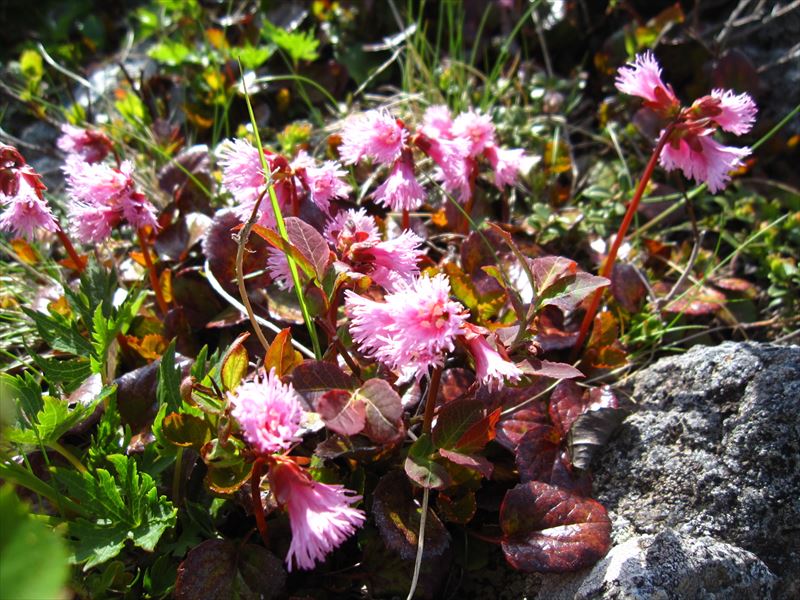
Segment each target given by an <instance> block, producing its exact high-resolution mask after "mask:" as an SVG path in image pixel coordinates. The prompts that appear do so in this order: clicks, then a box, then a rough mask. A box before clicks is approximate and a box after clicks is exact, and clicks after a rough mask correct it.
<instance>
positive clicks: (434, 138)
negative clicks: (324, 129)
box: [339, 106, 525, 211]
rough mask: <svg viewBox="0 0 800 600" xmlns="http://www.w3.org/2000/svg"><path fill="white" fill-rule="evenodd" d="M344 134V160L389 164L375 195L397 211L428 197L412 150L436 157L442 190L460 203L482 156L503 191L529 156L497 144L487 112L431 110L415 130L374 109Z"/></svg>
mask: <svg viewBox="0 0 800 600" xmlns="http://www.w3.org/2000/svg"><path fill="white" fill-rule="evenodd" d="M341 137H342V143H341V145H340V146H339V155H340V156H341V157H342V160H343V161H344V162H345V163H346V164H355V163H357V162H359V161H361V160H363V159H364V158H369V159H371V160H372V161H374V162H375V163H377V164H379V165H390V168H389V175H388V177H387V178H386V180H385V181H384V182H383V183H382V184H381V185H379V186H378V188H377V189H376V190H375V192H374V199H375V201H376V202H378V203H379V204H382V205H383V206H386V207H387V208H389V209H391V210H393V211H410V210H414V209H416V208H419V207H420V206H421V205H422V203H423V202H424V201H425V198H426V193H425V189H424V188H423V187H422V185H421V184H420V183H419V181H418V180H417V178H416V175H415V172H414V157H413V148H417V149H418V150H420V151H422V152H423V153H424V154H426V155H427V156H429V157H430V158H431V159H432V160H433V161H434V163H435V164H436V165H437V171H436V176H437V178H438V179H439V180H441V181H442V185H443V187H444V189H445V190H446V191H447V192H449V193H452V194H454V195H455V196H456V197H457V198H458V199H459V200H460V201H461V202H466V201H467V200H468V199H469V198H470V197H471V196H472V189H473V186H474V181H475V178H476V177H477V170H478V161H479V160H480V159H483V160H485V161H486V162H488V163H489V165H490V166H491V167H492V169H493V170H494V173H495V175H494V183H495V185H496V186H497V187H498V188H500V189H502V188H503V187H504V186H507V185H513V184H514V183H515V182H516V180H517V177H518V175H519V172H520V170H521V169H522V163H523V161H524V157H525V155H524V153H523V151H522V150H508V149H505V148H500V147H499V146H498V145H497V143H496V133H495V128H494V124H493V123H492V120H491V118H490V117H489V116H488V115H484V114H480V113H477V112H475V111H469V112H466V113H462V114H460V115H458V116H457V117H456V118H455V119H453V118H452V116H451V115H450V111H449V110H448V109H447V107H445V106H432V107H430V108H428V109H427V110H426V112H425V114H424V116H423V121H422V125H421V127H419V128H418V130H417V131H416V132H415V133H413V134H411V133H410V132H409V130H408V128H407V126H406V125H405V123H403V122H402V121H400V120H399V119H394V118H392V116H391V115H389V113H388V112H386V111H378V110H371V111H368V112H366V113H364V114H362V115H358V116H354V117H350V118H349V119H347V121H345V123H344V126H343V129H342V136H341Z"/></svg>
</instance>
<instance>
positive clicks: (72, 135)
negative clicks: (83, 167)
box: [56, 124, 113, 164]
mask: <svg viewBox="0 0 800 600" xmlns="http://www.w3.org/2000/svg"><path fill="white" fill-rule="evenodd" d="M56 146H58V149H59V150H61V151H62V152H64V153H66V154H67V155H68V156H70V155H76V156H79V157H80V158H81V159H82V160H84V161H85V162H87V163H90V164H92V163H99V162H102V160H103V159H104V158H105V157H106V156H108V153H109V152H111V150H112V148H113V145H112V144H111V140H110V139H109V138H108V136H107V135H106V134H105V133H103V132H102V131H96V130H93V129H81V128H79V127H74V126H72V125H66V124H65V125H62V126H61V137H59V138H58V140H56Z"/></svg>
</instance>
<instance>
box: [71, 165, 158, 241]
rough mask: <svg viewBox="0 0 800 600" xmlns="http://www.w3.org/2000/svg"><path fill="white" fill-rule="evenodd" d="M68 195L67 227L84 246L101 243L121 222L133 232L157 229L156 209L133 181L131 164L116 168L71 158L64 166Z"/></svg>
mask: <svg viewBox="0 0 800 600" xmlns="http://www.w3.org/2000/svg"><path fill="white" fill-rule="evenodd" d="M64 173H65V174H66V179H67V192H68V193H69V196H70V205H69V217H70V226H71V229H72V232H73V233H74V234H75V236H76V237H77V238H78V239H79V240H80V241H82V242H84V243H86V244H91V243H97V242H102V241H103V240H105V239H107V238H108V236H109V235H111V230H112V229H113V228H114V227H116V226H117V225H119V224H120V223H121V222H122V221H123V219H124V220H125V221H127V222H128V223H129V224H130V225H131V226H132V227H134V228H135V229H141V228H144V227H152V228H153V229H158V221H157V220H156V209H155V207H154V206H153V205H152V204H151V203H150V201H149V200H148V199H147V197H146V196H145V195H144V194H142V193H141V192H138V191H136V187H135V185H134V182H133V163H131V162H130V161H124V162H123V163H122V164H121V165H120V166H119V168H115V167H111V166H109V165H107V164H104V163H88V162H86V161H84V160H83V159H82V158H81V157H80V156H79V155H71V156H69V157H68V158H67V161H66V164H65V166H64Z"/></svg>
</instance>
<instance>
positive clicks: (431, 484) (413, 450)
mask: <svg viewBox="0 0 800 600" xmlns="http://www.w3.org/2000/svg"><path fill="white" fill-rule="evenodd" d="M441 462H442V461H441V459H440V458H439V454H438V452H437V451H436V446H434V445H433V442H432V441H431V438H430V435H428V434H427V433H423V434H422V435H420V436H419V437H418V438H417V441H415V442H414V443H413V444H411V447H410V448H409V449H408V456H407V457H406V462H405V464H404V465H403V466H404V468H405V471H406V475H408V477H409V478H410V479H411V480H412V481H413V482H414V483H416V484H417V485H419V486H421V487H424V488H428V489H434V490H441V489H444V488H446V487H447V486H449V485H450V483H451V478H450V473H448V472H447V469H446V468H445V466H444V465H443V464H441Z"/></svg>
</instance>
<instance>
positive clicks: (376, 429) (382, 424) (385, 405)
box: [356, 379, 405, 444]
mask: <svg viewBox="0 0 800 600" xmlns="http://www.w3.org/2000/svg"><path fill="white" fill-rule="evenodd" d="M356 394H358V397H359V400H360V401H361V402H363V404H364V406H365V409H366V424H365V425H364V435H366V436H367V437H368V438H369V439H371V440H372V441H373V442H378V443H383V444H388V443H390V442H395V441H398V440H400V439H402V438H403V436H404V435H405V425H404V424H403V404H402V400H401V399H400V395H399V394H398V393H397V392H396V391H394V389H393V388H392V386H391V385H389V383H388V382H386V381H384V380H382V379H369V380H367V381H366V382H365V383H364V385H362V386H361V387H360V388H359V389H358V391H357V392H356Z"/></svg>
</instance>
